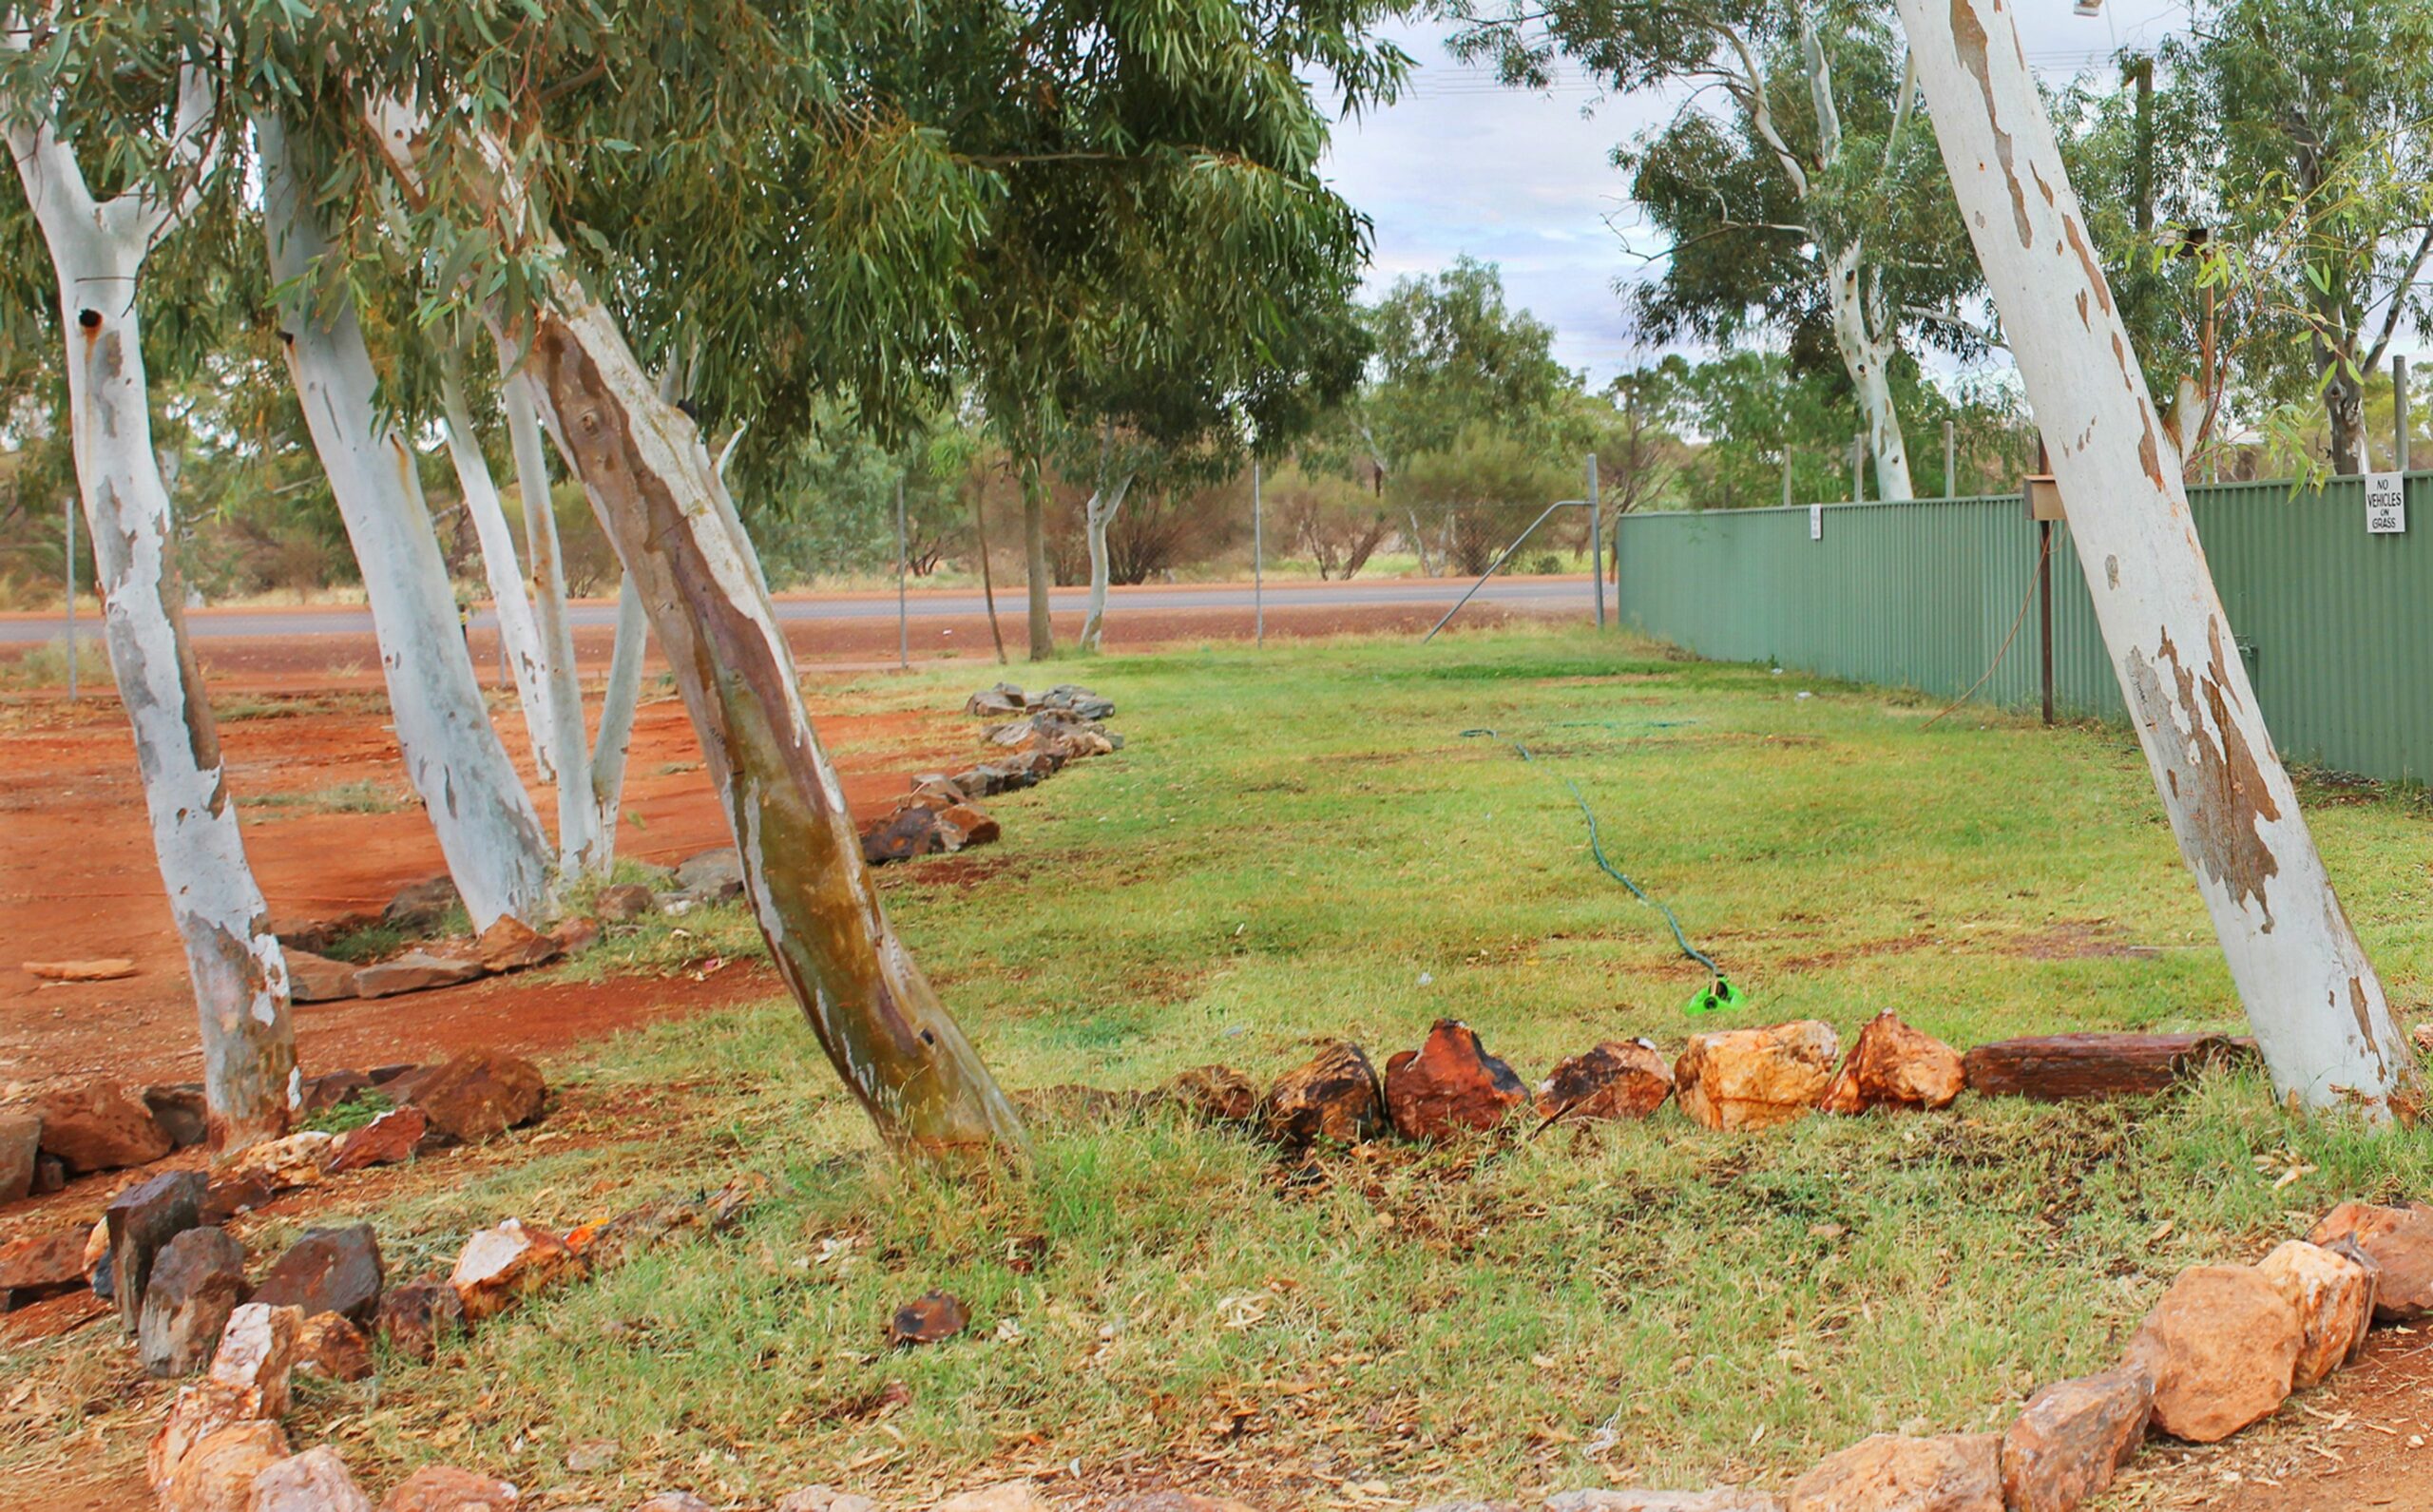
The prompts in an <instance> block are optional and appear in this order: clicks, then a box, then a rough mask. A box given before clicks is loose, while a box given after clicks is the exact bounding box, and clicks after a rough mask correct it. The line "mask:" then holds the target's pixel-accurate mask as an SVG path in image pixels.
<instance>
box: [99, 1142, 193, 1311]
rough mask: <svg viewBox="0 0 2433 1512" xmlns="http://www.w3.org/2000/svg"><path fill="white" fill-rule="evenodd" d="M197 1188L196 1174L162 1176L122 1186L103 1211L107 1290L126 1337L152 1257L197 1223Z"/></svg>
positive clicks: (140, 1301)
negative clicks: (107, 1256) (113, 1298)
mask: <svg viewBox="0 0 2433 1512" xmlns="http://www.w3.org/2000/svg"><path fill="white" fill-rule="evenodd" d="M146 1117H149V1115H146ZM202 1189H203V1180H202V1177H201V1174H200V1173H199V1172H194V1171H170V1172H164V1173H163V1174H162V1175H160V1176H156V1177H152V1178H151V1179H150V1180H148V1181H143V1182H139V1183H138V1184H136V1185H134V1186H131V1187H129V1188H127V1189H126V1190H125V1191H124V1192H122V1193H120V1194H119V1195H118V1196H116V1197H114V1198H112V1199H111V1201H110V1205H109V1206H108V1207H106V1208H104V1209H103V1210H102V1221H103V1222H104V1223H105V1224H107V1225H108V1226H109V1228H108V1232H109V1246H110V1282H111V1288H112V1290H113V1292H115V1293H116V1296H117V1300H118V1316H119V1321H120V1322H121V1323H124V1324H125V1325H126V1330H127V1331H128V1332H129V1333H132V1332H134V1331H135V1326H136V1323H137V1322H138V1320H140V1319H141V1318H142V1317H143V1315H144V1286H145V1285H146V1283H148V1282H149V1281H150V1280H151V1278H152V1260H153V1257H154V1256H155V1255H157V1254H160V1253H161V1248H162V1246H163V1245H165V1244H167V1243H168V1242H169V1241H170V1240H171V1239H174V1238H176V1237H177V1236H178V1235H179V1234H183V1233H184V1232H185V1231H186V1230H188V1229H191V1228H193V1227H195V1226H196V1225H197V1224H199V1223H201V1221H202Z"/></svg>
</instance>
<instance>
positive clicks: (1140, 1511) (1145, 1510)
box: [1106, 1491, 1253, 1512]
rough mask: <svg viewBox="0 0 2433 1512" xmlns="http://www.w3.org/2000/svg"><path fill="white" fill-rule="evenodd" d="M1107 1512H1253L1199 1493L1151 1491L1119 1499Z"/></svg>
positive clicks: (1230, 1501)
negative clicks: (1142, 1494)
mask: <svg viewBox="0 0 2433 1512" xmlns="http://www.w3.org/2000/svg"><path fill="white" fill-rule="evenodd" d="M1106 1512H1253V1509H1252V1508H1251V1507H1250V1506H1248V1505H1247V1504H1245V1503H1243V1502H1236V1501H1233V1500H1230V1499H1229V1498H1226V1497H1221V1496H1201V1495H1200V1494H1199V1493H1198V1492H1197V1491H1151V1492H1149V1493H1148V1494H1146V1495H1145V1496H1127V1497H1119V1498H1118V1499H1116V1500H1115V1501H1113V1502H1108V1503H1107V1504H1106Z"/></svg>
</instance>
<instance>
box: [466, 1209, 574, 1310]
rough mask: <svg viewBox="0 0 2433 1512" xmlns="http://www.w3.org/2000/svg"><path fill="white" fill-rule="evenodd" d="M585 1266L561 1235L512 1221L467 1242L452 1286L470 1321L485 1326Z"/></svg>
mask: <svg viewBox="0 0 2433 1512" xmlns="http://www.w3.org/2000/svg"><path fill="white" fill-rule="evenodd" d="M582 1265H583V1261H582V1259H581V1258H580V1257H579V1256H577V1255H576V1254H575V1253H574V1252H573V1251H572V1250H569V1249H567V1248H566V1244H565V1240H563V1239H561V1238H559V1237H558V1236H557V1235H556V1234H551V1233H550V1232H549V1231H548V1230H546V1229H543V1228H535V1227H527V1226H526V1225H525V1224H524V1223H523V1222H521V1221H520V1220H518V1219H515V1218H509V1219H508V1220H507V1221H506V1222H504V1223H501V1224H500V1225H499V1226H498V1227H496V1228H494V1229H484V1230H482V1231H481V1232H480V1233H479V1234H474V1235H473V1236H472V1237H471V1238H469V1239H468V1240H466V1241H465V1249H464V1252H463V1253H462V1254H459V1255H457V1257H456V1269H455V1271H454V1272H453V1273H451V1274H450V1276H449V1277H448V1284H449V1285H450V1286H451V1287H453V1288H455V1289H456V1297H457V1300H458V1301H460V1302H462V1303H463V1304H464V1306H465V1320H466V1321H467V1322H469V1323H479V1322H480V1321H481V1320H482V1319H484V1318H488V1317H494V1316H496V1315H497V1314H499V1313H501V1312H504V1311H507V1309H508V1308H509V1307H510V1306H512V1305H513V1304H514V1303H515V1301H516V1299H517V1298H519V1297H522V1296H524V1295H526V1294H527V1293H528V1292H537V1291H539V1290H540V1289H541V1288H543V1287H546V1286H549V1285H552V1284H554V1283H556V1282H557V1281H559V1280H562V1279H564V1278H565V1277H566V1276H567V1275H569V1274H571V1273H574V1272H576V1271H577V1270H579V1269H580V1268H581V1267H582Z"/></svg>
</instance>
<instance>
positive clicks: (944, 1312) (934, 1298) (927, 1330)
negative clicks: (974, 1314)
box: [887, 1292, 971, 1346]
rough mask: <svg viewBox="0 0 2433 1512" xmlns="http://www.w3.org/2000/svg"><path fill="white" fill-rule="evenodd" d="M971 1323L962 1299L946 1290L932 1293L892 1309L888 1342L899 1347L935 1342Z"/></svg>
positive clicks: (950, 1335) (960, 1330)
mask: <svg viewBox="0 0 2433 1512" xmlns="http://www.w3.org/2000/svg"><path fill="white" fill-rule="evenodd" d="M970 1326H971V1314H970V1313H969V1312H968V1311H965V1309H964V1305H963V1301H962V1299H961V1298H959V1297H956V1296H954V1295H952V1294H951V1293H949V1292H929V1293H927V1294H926V1295H923V1296H921V1297H919V1298H918V1299H916V1300H914V1301H910V1302H907V1303H905V1304H904V1305H903V1306H902V1307H900V1308H897V1309H896V1310H895V1316H894V1317H892V1318H891V1319H890V1320H888V1325H887V1342H888V1343H890V1344H892V1345H898V1346H902V1345H908V1344H937V1343H941V1342H943V1341H945V1340H947V1339H951V1338H953V1337H954V1336H955V1335H956V1334H958V1333H961V1332H962V1331H963V1330H966V1329H967V1328H969V1327H970Z"/></svg>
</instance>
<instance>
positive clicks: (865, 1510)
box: [772, 1485, 878, 1512]
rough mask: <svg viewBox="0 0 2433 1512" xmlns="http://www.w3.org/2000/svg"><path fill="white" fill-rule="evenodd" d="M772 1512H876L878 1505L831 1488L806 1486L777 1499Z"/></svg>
mask: <svg viewBox="0 0 2433 1512" xmlns="http://www.w3.org/2000/svg"><path fill="white" fill-rule="evenodd" d="M772 1512H878V1503H877V1502H873V1501H872V1500H871V1499H870V1498H869V1497H866V1496H855V1495H854V1494H853V1493H852V1492H851V1491H839V1490H836V1489H835V1488H834V1487H833V1486H828V1485H807V1486H804V1487H803V1488H802V1489H801V1490H799V1491H789V1492H787V1493H786V1494H785V1495H783V1496H781V1497H779V1498H777V1504H776V1507H775V1508H773V1509H772Z"/></svg>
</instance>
